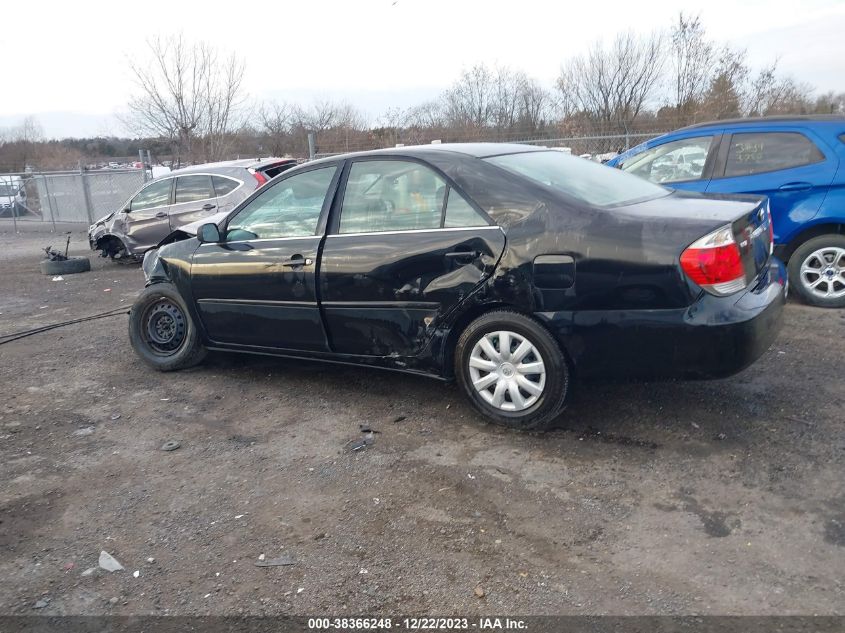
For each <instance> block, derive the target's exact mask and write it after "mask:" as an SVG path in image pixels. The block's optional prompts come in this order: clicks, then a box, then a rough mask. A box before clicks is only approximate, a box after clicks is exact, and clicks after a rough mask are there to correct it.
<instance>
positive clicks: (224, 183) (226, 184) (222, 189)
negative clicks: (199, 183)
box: [211, 176, 241, 198]
mask: <svg viewBox="0 0 845 633" xmlns="http://www.w3.org/2000/svg"><path fill="white" fill-rule="evenodd" d="M211 182H212V183H213V184H214V193H215V194H217V197H218V198H222V197H223V196H225V195H227V194H230V193H232V192H233V191H234V190H235V189H237V188H238V187H239V186H240V184H241V183H239V182H238V181H237V180H232V179H231V178H226V177H225V176H212V177H211Z"/></svg>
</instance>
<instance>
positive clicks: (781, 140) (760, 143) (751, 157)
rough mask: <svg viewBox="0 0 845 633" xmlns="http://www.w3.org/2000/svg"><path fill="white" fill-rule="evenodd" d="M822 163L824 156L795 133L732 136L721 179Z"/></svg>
mask: <svg viewBox="0 0 845 633" xmlns="http://www.w3.org/2000/svg"><path fill="white" fill-rule="evenodd" d="M823 160H824V154H822V153H821V151H820V150H819V148H818V147H816V145H815V143H813V142H812V141H811V140H810V139H808V138H807V137H806V136H804V135H803V134H800V133H799V132H746V133H742V134H734V135H733V137H732V138H731V145H730V148H729V150H728V160H727V163H726V164H725V177H726V178H730V177H733V176H750V175H753V174H761V173H765V172H769V171H778V170H780V169H791V168H793V167H802V166H804V165H812V164H813V163H818V162H820V161H823Z"/></svg>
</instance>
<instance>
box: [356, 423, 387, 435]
mask: <svg viewBox="0 0 845 633" xmlns="http://www.w3.org/2000/svg"><path fill="white" fill-rule="evenodd" d="M358 428H359V429H360V430H361V433H381V431H377V430H375V429H374V428H372V427H371V426H370V425H369V424H359V425H358Z"/></svg>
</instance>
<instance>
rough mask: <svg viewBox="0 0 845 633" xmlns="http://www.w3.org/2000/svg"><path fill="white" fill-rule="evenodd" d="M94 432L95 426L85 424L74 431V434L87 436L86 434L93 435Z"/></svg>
mask: <svg viewBox="0 0 845 633" xmlns="http://www.w3.org/2000/svg"><path fill="white" fill-rule="evenodd" d="M93 432H94V427H93V426H83V427H82V428H81V429H76V430H75V431H74V432H73V435H75V436H76V437H85V436H86V435H91V434H92V433H93Z"/></svg>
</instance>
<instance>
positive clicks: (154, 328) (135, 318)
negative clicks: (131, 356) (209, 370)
mask: <svg viewBox="0 0 845 633" xmlns="http://www.w3.org/2000/svg"><path fill="white" fill-rule="evenodd" d="M129 341H130V342H131V343H132V347H133V349H134V350H135V353H136V354H138V356H140V357H141V359H142V360H143V361H144V362H145V363H147V364H148V365H150V366H152V367H155V368H156V369H158V370H161V371H172V370H174V369H184V368H186V367H192V366H193V365H196V364H197V363H199V362H201V361H202V359H203V358H205V355H206V349H205V347H204V346H203V344H202V342H201V341H200V338H199V333H198V332H197V328H196V326H195V325H194V322H193V320H192V318H191V315H190V312H188V308H187V306H186V305H185V301H184V300H183V299H182V296H181V295H180V294H179V291H178V290H177V289H176V287H175V286H173V285H172V284H167V283H160V284H153V285H152V286H149V287H147V288H144V290H142V291H141V294H140V295H138V298H137V299H136V300H135V303H134V305H133V306H132V310H131V311H130V312H129Z"/></svg>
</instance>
